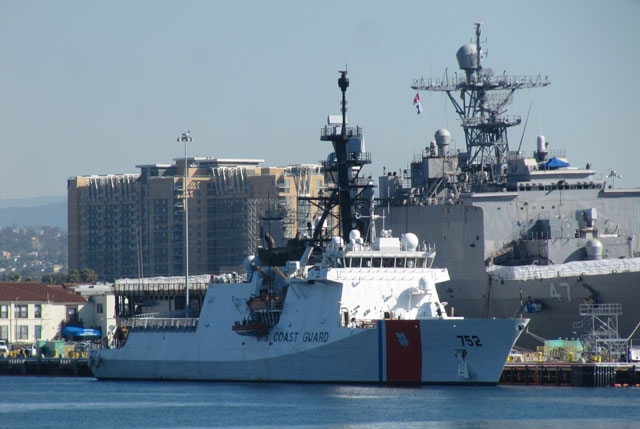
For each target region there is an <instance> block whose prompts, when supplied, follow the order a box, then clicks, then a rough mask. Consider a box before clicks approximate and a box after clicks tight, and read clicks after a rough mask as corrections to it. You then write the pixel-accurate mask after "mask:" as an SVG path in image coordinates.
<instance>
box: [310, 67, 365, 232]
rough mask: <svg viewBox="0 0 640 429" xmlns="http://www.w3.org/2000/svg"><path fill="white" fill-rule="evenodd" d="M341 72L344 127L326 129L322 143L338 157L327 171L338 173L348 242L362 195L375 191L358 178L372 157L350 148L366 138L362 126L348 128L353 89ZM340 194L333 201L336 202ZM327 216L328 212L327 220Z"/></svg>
mask: <svg viewBox="0 0 640 429" xmlns="http://www.w3.org/2000/svg"><path fill="white" fill-rule="evenodd" d="M339 73H340V78H339V79H338V86H339V87H340V91H342V102H341V113H342V125H341V126H340V127H339V128H338V127H336V126H331V125H328V126H325V127H324V128H323V129H322V131H321V135H320V140H323V141H330V142H331V143H332V144H333V149H334V151H335V154H336V160H335V165H334V166H332V165H329V163H327V169H329V170H335V172H337V183H336V185H337V188H336V190H335V193H336V194H337V205H338V206H339V209H340V235H341V236H342V238H343V239H344V240H345V242H348V241H349V232H351V230H353V229H355V228H358V225H356V224H355V222H354V221H355V220H356V218H357V216H355V215H354V211H355V212H357V211H358V207H354V204H355V203H356V202H358V201H361V200H362V198H361V196H362V193H363V191H364V190H365V189H371V187H372V184H371V182H370V181H369V180H367V179H364V178H360V177H358V175H359V173H360V172H361V171H362V166H364V165H366V164H370V163H371V154H369V153H368V152H361V151H360V149H361V148H358V149H357V150H353V148H349V147H348V143H349V141H350V140H351V139H352V138H359V139H362V128H360V127H358V126H356V127H347V98H346V93H347V88H348V87H349V78H348V77H347V71H346V70H341V71H340V72H339ZM336 194H334V197H333V198H331V199H333V200H334V201H335V199H336V198H335V196H336ZM332 207H335V203H334V204H329V206H328V208H325V210H331V208H332ZM326 214H327V213H326V212H325V214H324V215H323V219H324V217H326ZM371 221H373V220H371ZM360 232H361V233H362V235H363V236H364V235H365V233H366V231H360Z"/></svg>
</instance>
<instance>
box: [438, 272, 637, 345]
mask: <svg viewBox="0 0 640 429" xmlns="http://www.w3.org/2000/svg"><path fill="white" fill-rule="evenodd" d="M638 285H640V272H630V273H611V274H605V275H594V276H587V275H583V276H572V277H561V276H558V277H555V278H550V279H531V280H500V279H498V280H496V279H491V281H489V276H488V275H487V274H486V273H485V276H484V278H482V277H479V278H477V279H473V280H461V279H456V278H454V277H453V276H452V278H451V280H450V281H449V282H447V283H446V284H442V285H438V292H439V294H440V296H441V297H442V299H443V300H445V301H447V302H448V304H449V305H448V307H449V308H451V307H453V308H454V312H455V314H459V315H461V316H465V317H497V318H502V317H521V316H522V317H526V318H529V319H530V320H531V321H530V323H529V326H528V331H529V332H531V333H533V334H534V335H526V334H525V335H522V336H521V337H520V338H519V339H518V342H517V345H518V346H521V347H524V348H527V349H531V350H535V348H536V347H537V346H541V345H544V344H543V343H542V342H541V341H540V340H539V339H536V337H541V338H544V339H556V338H577V337H578V336H579V334H580V331H579V330H575V329H574V327H573V324H574V323H576V322H579V321H581V320H582V316H580V304H584V303H621V304H622V314H620V315H618V316H617V317H616V318H615V319H616V321H617V330H618V333H619V335H620V337H622V338H627V337H628V336H630V335H631V334H632V333H633V332H634V330H635V328H636V326H637V324H638V323H639V322H640V317H639V316H638V314H637V313H635V312H634V311H632V309H635V308H638V307H639V306H640V293H639V290H638ZM530 297H531V299H532V300H534V301H535V302H536V303H539V304H540V306H541V308H540V311H539V312H529V311H528V310H527V308H526V302H527V300H528V299H529V298H530ZM637 337H638V332H637V331H636V334H635V336H634V337H633V338H637Z"/></svg>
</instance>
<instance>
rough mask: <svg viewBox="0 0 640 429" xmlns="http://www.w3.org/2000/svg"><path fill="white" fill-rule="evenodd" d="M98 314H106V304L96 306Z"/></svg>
mask: <svg viewBox="0 0 640 429" xmlns="http://www.w3.org/2000/svg"><path fill="white" fill-rule="evenodd" d="M96 313H99V314H102V313H104V304H102V303H100V302H99V303H97V304H96Z"/></svg>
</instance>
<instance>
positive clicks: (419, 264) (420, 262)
mask: <svg viewBox="0 0 640 429" xmlns="http://www.w3.org/2000/svg"><path fill="white" fill-rule="evenodd" d="M416 267H417V268H424V258H416Z"/></svg>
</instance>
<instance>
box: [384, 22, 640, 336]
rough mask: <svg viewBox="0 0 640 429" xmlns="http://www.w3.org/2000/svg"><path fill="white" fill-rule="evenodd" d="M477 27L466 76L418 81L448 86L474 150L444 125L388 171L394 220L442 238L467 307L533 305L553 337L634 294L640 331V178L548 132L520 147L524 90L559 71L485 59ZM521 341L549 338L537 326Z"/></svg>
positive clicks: (452, 292)
mask: <svg viewBox="0 0 640 429" xmlns="http://www.w3.org/2000/svg"><path fill="white" fill-rule="evenodd" d="M475 27H476V40H475V43H469V44H465V45H463V46H462V47H461V48H460V49H459V50H458V53H457V59H458V64H459V66H460V69H461V70H463V71H464V76H463V77H456V78H453V79H449V78H447V77H445V78H444V79H425V78H421V79H416V80H414V81H413V83H412V86H411V87H412V88H413V89H415V90H417V91H427V92H431V91H436V92H444V93H446V94H447V95H448V97H449V99H450V100H451V102H452V104H453V107H454V109H455V111H456V113H457V114H458V115H459V117H460V120H461V127H462V129H463V131H464V136H465V142H466V150H465V151H452V150H449V143H450V139H451V135H450V133H449V131H448V130H446V129H439V130H437V131H436V132H435V136H434V141H432V142H431V143H430V145H429V146H427V147H426V148H425V149H424V150H423V151H422V153H421V154H419V155H418V156H414V159H413V161H412V162H411V167H410V169H409V170H408V171H407V174H406V175H405V176H404V177H401V176H397V175H387V176H383V177H381V178H380V194H381V197H382V199H383V200H384V201H385V208H387V207H388V210H384V211H385V213H386V223H387V225H388V226H390V227H391V228H392V229H393V230H394V231H413V232H415V233H416V234H417V235H418V237H420V238H421V239H423V240H429V241H430V242H432V243H434V244H435V245H436V246H437V249H438V255H439V263H441V264H446V265H447V267H448V268H449V270H450V273H451V281H450V282H448V283H447V284H443V285H441V286H440V287H439V291H440V294H441V296H442V297H443V299H446V300H447V301H448V302H449V303H450V305H452V306H454V307H455V308H456V309H458V310H460V311H461V312H462V313H463V314H465V315H472V316H474V317H494V316H497V317H504V316H507V315H508V316H513V315H519V314H523V313H525V314H527V313H528V315H529V316H530V317H532V322H531V325H530V326H529V329H530V331H531V332H532V333H535V334H536V335H537V338H540V337H544V338H547V339H551V338H557V337H559V336H561V337H571V336H575V335H576V333H574V332H573V330H572V326H573V324H572V322H574V321H576V320H578V319H579V318H580V315H579V305H580V304H581V303H590V304H597V303H623V304H624V307H625V308H627V307H628V311H627V312H625V313H624V314H623V315H622V316H621V320H620V325H619V329H620V334H622V335H626V334H630V333H631V332H632V331H633V329H634V327H635V326H636V324H637V323H638V321H640V317H638V316H637V314H636V313H637V312H636V311H634V310H635V308H637V307H638V305H640V291H639V290H638V284H640V259H639V258H638V257H639V256H640V247H639V244H638V241H639V240H638V237H639V234H638V219H639V214H640V213H639V205H640V189H638V188H636V189H617V188H615V187H614V186H613V181H614V180H615V177H616V174H617V173H615V172H611V173H609V174H608V176H607V179H608V180H609V181H608V182H607V180H602V179H599V178H598V177H597V175H596V173H597V172H596V171H595V170H594V169H593V168H592V166H591V164H590V163H587V164H586V165H585V166H584V167H574V166H571V165H570V163H569V161H568V159H567V157H566V154H565V153H564V151H562V150H557V149H553V148H552V147H550V144H549V142H548V141H547V139H546V138H545V137H544V136H538V138H537V141H536V149H535V150H534V151H533V153H529V154H525V152H524V151H522V150H521V149H522V148H521V145H522V141H521V142H520V143H519V145H518V147H517V148H513V147H510V145H509V141H508V130H509V129H510V128H511V127H513V126H516V125H519V124H521V123H522V118H521V117H520V116H516V115H507V114H506V106H507V105H508V104H509V103H510V101H511V99H512V97H513V96H514V93H515V91H517V90H518V89H523V88H538V87H545V86H547V85H549V80H548V78H547V77H543V76H542V75H537V76H511V75H507V74H506V73H503V74H494V73H493V71H491V70H490V69H487V68H484V67H483V64H482V56H483V55H482V53H483V50H482V46H481V41H480V35H481V24H480V23H477V24H476V25H475ZM525 125H526V120H525ZM403 180H404V183H403ZM387 212H388V213H387ZM521 343H522V344H525V345H527V346H530V347H535V345H536V344H538V345H539V344H540V343H539V342H537V341H536V340H534V338H533V336H523V337H522V338H521Z"/></svg>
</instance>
